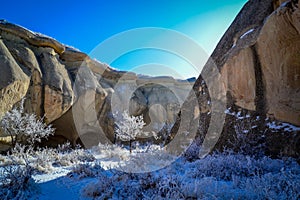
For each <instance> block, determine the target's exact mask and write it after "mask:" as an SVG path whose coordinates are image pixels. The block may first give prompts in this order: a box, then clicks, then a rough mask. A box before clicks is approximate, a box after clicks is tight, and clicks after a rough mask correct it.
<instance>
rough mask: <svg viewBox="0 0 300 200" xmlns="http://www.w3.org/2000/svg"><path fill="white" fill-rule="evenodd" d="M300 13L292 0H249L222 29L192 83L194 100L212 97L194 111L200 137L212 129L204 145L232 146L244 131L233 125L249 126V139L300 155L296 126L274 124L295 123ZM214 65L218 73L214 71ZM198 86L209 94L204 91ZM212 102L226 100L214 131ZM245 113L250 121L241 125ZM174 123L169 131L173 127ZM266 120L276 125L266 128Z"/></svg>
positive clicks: (299, 109)
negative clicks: (221, 121) (220, 120)
mask: <svg viewBox="0 0 300 200" xmlns="http://www.w3.org/2000/svg"><path fill="white" fill-rule="evenodd" d="M299 19H300V9H299V1H297V0H296V1H295V0H293V1H272V0H265V1H260V0H250V1H248V2H247V3H246V4H245V6H244V7H243V9H242V10H241V11H240V13H239V14H238V16H237V17H236V19H235V20H234V22H233V23H232V25H231V26H230V27H229V29H228V30H227V31H226V33H225V35H224V36H223V37H222V39H221V41H220V42H219V44H218V45H217V47H216V49H215V51H214V52H213V54H212V56H211V59H210V60H209V62H208V63H207V64H206V65H205V67H204V70H203V73H202V74H201V75H200V77H199V78H198V79H197V81H196V83H195V85H194V92H195V94H196V96H197V98H198V100H199V104H201V103H202V104H203V102H205V101H211V100H212V105H208V109H206V110H203V109H200V111H201V115H199V116H195V115H194V116H195V117H198V119H200V121H199V123H200V127H199V131H198V135H199V137H200V136H201V137H202V138H203V137H204V136H205V135H206V136H207V135H210V134H213V135H214V137H213V138H214V139H210V140H209V142H208V141H202V142H203V144H204V143H205V144H208V143H209V145H208V146H207V148H210V149H209V150H208V151H210V150H212V149H213V148H216V149H219V150H222V149H223V148H224V147H226V146H227V147H230V146H232V143H234V142H233V141H234V140H237V137H238V136H237V134H238V133H237V132H239V133H243V130H239V131H238V129H239V128H240V127H244V128H245V129H246V126H249V127H250V128H249V127H248V130H246V132H245V133H250V132H251V133H252V134H244V135H248V136H249V137H252V139H253V138H255V140H256V142H254V143H253V145H254V144H256V145H259V144H262V141H259V138H260V139H261V140H263V141H264V144H266V146H267V147H266V149H267V150H266V151H267V152H269V153H270V154H277V155H278V154H279V153H280V152H281V153H283V154H285V155H293V156H299V155H300V152H299V148H298V147H297V146H299V145H300V140H299V134H300V133H299V130H300V129H299V128H293V129H289V128H278V127H280V125H279V124H282V123H283V122H284V123H288V124H291V126H293V125H296V126H300V104H299V103H300V101H299V100H300V90H299V88H300V79H299V76H300V60H299V59H300V57H299V55H300V54H299V53H300V32H299V30H300V23H299V22H300V20H299ZM215 69H217V71H218V72H217V74H218V75H214V73H213V71H214V70H215ZM203 82H205V83H206V84H204V85H203ZM212 85H217V86H215V88H214V90H211V89H210V88H211V87H212ZM203 89H204V90H206V92H207V93H209V96H207V95H203V92H202V91H203ZM214 91H221V92H217V93H216V92H214ZM222 91H223V92H225V93H226V100H225V101H224V99H223V100H222V98H221V97H220V96H218V94H221V93H222ZM200 99H201V100H200ZM216 102H224V103H226V107H225V109H226V110H223V111H220V110H219V112H220V113H224V112H225V113H226V116H225V120H224V123H223V124H222V127H223V130H222V132H219V134H217V135H216V131H210V128H211V126H212V125H211V124H210V125H208V124H207V121H209V120H211V119H212V118H213V115H214V112H216V110H213V105H214V104H218V103H216ZM190 104H191V102H186V103H185V104H184V106H183V109H190V112H191V113H192V108H190V106H189V105H190ZM219 116H220V118H222V115H221V114H219ZM250 117H251V120H250V121H249V123H250V124H252V125H249V123H248V122H247V124H248V125H245V124H246V122H245V120H246V119H248V118H249V119H250ZM179 121H180V120H179ZM203 121H204V122H206V124H204V123H203ZM270 121H273V122H270ZM178 123H179V122H178V121H177V123H176V125H175V126H174V128H173V130H172V132H173V134H174V133H177V132H178V129H177V126H178V125H177V124H178ZM270 123H274V124H277V125H276V126H273V127H271V128H270V126H269V125H270ZM281 127H282V126H281ZM203 129H204V130H205V131H203ZM250 135H251V136H250ZM201 137H200V138H201ZM248 139H249V138H248ZM282 141H284V142H282ZM203 148H206V147H205V145H203V146H202V149H203ZM253 148H254V147H253Z"/></svg>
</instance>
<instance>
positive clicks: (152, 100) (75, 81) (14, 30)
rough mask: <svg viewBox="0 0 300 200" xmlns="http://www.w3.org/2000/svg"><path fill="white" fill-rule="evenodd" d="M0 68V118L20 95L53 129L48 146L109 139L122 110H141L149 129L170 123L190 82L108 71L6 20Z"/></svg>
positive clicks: (0, 28) (0, 33) (0, 30)
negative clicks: (117, 116) (82, 140)
mask: <svg viewBox="0 0 300 200" xmlns="http://www.w3.org/2000/svg"><path fill="white" fill-rule="evenodd" d="M0 67H1V77H0V118H1V117H2V116H3V115H4V114H5V112H7V111H8V110H10V109H11V108H12V106H14V105H15V104H16V103H17V102H19V101H20V100H21V99H22V98H24V97H25V98H26V100H25V110H26V112H34V113H36V114H37V115H38V116H40V117H44V119H45V121H46V122H47V123H51V124H53V125H54V127H55V128H56V133H55V136H54V137H52V138H50V140H49V141H48V142H46V143H47V145H55V144H57V143H60V142H64V141H65V140H69V141H71V142H72V143H73V144H75V143H76V142H78V141H79V136H80V137H81V139H82V138H88V139H84V140H87V142H86V144H85V145H87V146H91V145H95V144H97V143H98V142H107V141H113V140H114V118H113V116H112V115H113V112H116V111H122V110H126V109H128V110H129V111H130V113H131V114H134V115H141V114H142V115H143V116H144V118H145V121H146V122H147V123H148V124H149V127H150V126H151V127H152V126H154V125H156V124H154V123H164V122H165V121H168V123H170V124H173V123H174V122H175V118H176V116H177V114H178V112H179V109H180V106H181V104H182V103H183V101H184V100H183V99H184V98H185V97H186V96H187V95H188V93H187V92H188V91H189V89H191V88H192V85H193V82H191V83H190V82H188V81H179V80H175V79H173V78H171V77H158V78H152V77H147V76H140V75H137V74H134V73H130V72H121V71H115V70H112V69H111V68H110V67H109V66H107V65H106V64H102V63H99V62H97V61H95V60H92V59H91V58H90V57H89V56H87V55H86V54H85V53H82V52H79V51H77V50H75V49H73V48H70V47H66V46H64V45H62V44H60V43H59V42H57V41H56V40H55V39H52V38H49V37H47V36H43V35H41V34H36V33H33V32H31V31H29V30H27V29H25V28H23V27H20V26H17V25H14V24H11V23H9V22H6V21H1V22H0ZM174 92H175V94H174ZM176 95H177V96H176ZM178 98H179V100H178ZM180 98H181V99H180ZM153 113H155V116H154V117H153V116H152V114H153ZM152 118H153V119H158V120H157V121H154V120H152ZM99 125H100V126H99ZM149 127H148V128H149ZM89 138H90V139H89Z"/></svg>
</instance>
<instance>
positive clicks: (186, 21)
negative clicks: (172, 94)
mask: <svg viewBox="0 0 300 200" xmlns="http://www.w3.org/2000/svg"><path fill="white" fill-rule="evenodd" d="M246 2H247V1H246V0H230V1H229V0H218V1H208V0H207V1H204V0H98V1H96V0H90V1H77V0H73V1H71V0H51V1H42V0H39V1H37V0H31V1H30V0H29V1H6V2H5V3H2V5H1V8H0V11H1V14H0V18H2V19H6V20H8V21H10V22H13V23H16V24H19V25H21V26H24V27H26V28H28V29H30V30H33V31H36V32H40V33H43V34H46V35H49V36H51V37H53V38H55V39H57V40H58V41H60V42H62V43H64V44H67V45H70V46H74V47H76V48H78V49H79V50H81V51H83V52H85V53H87V54H90V53H92V55H93V56H94V57H96V59H97V60H99V61H101V62H107V61H106V60H105V58H103V57H102V56H101V55H97V54H93V50H95V48H96V47H97V46H98V45H99V44H101V42H103V41H106V40H107V39H109V38H111V37H112V36H114V35H115V34H120V33H122V32H124V31H127V30H130V29H135V28H143V27H158V28H166V29H169V30H175V31H178V32H179V33H180V34H184V35H186V36H188V37H190V38H191V39H192V40H194V41H195V42H196V43H197V44H198V45H199V46H201V47H202V48H203V50H204V51H205V52H206V54H207V55H210V54H211V52H212V51H213V49H214V47H215V46H216V44H217V42H218V41H219V40H220V38H221V37H222V35H223V34H224V32H225V31H226V29H227V28H228V27H229V25H230V24H231V22H232V21H233V19H234V18H235V16H236V15H237V13H238V12H239V11H240V9H241V8H242V6H243V5H244V4H245V3H246ZM140 37H143V36H142V35H141V36H140ZM145 39H147V38H145ZM133 40H134V38H133ZM121 45H122V43H121V44H120V46H121ZM114 48H118V46H117V47H114ZM178 48H180V47H178ZM151 63H153V64H154V65H153V67H151ZM108 64H110V65H112V67H114V68H118V69H121V70H131V71H135V72H138V73H146V74H150V75H173V76H176V75H175V74H177V75H178V77H179V78H188V77H192V76H195V77H197V76H198V75H199V73H200V72H199V69H200V71H201V67H200V68H199V69H197V70H195V69H194V68H195V67H194V68H193V66H189V64H188V63H187V62H186V61H184V60H182V59H181V60H180V57H178V56H176V55H172V53H170V52H164V51H160V50H157V49H145V50H143V49H140V50H136V49H133V50H132V51H130V52H126V53H125V54H124V55H120V56H119V58H117V59H116V60H114V61H113V62H111V61H110V62H109V63H108ZM141 66H143V67H141ZM157 66H165V69H166V70H161V71H160V70H159V69H161V68H160V67H157ZM149 68H153V70H151V69H150V70H149ZM146 71H147V72H146ZM170 71H175V72H176V73H175V74H172V73H171V74H168V73H169V72H170Z"/></svg>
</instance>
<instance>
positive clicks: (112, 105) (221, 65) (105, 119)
mask: <svg viewBox="0 0 300 200" xmlns="http://www.w3.org/2000/svg"><path fill="white" fill-rule="evenodd" d="M0 67H1V75H0V118H1V117H2V116H3V115H4V113H5V112H6V111H8V110H10V109H11V108H12V106H14V105H15V104H16V103H17V102H19V101H20V100H21V98H23V97H26V102H25V103H26V105H25V109H26V111H28V112H35V113H36V114H37V115H38V116H41V117H45V121H46V122H47V123H52V124H53V125H54V127H55V128H56V134H55V136H54V137H53V138H52V139H51V140H50V141H49V142H48V144H52V145H53V144H54V145H55V144H58V143H60V142H63V141H65V140H70V141H71V142H72V143H73V144H75V143H76V142H78V141H79V136H80V138H81V140H84V141H87V143H86V144H85V145H86V146H92V145H95V144H97V143H98V142H108V141H113V140H114V133H113V132H114V117H113V114H114V112H116V111H122V110H124V109H128V110H129V111H130V112H131V113H132V114H134V115H140V114H142V115H143V116H144V118H145V120H146V122H147V124H148V127H147V128H148V129H149V130H151V128H150V126H151V127H155V126H158V130H159V129H160V128H161V127H159V126H160V124H161V123H162V122H167V123H168V124H173V123H174V122H175V121H176V123H175V125H174V126H173V128H172V131H171V135H170V136H169V138H168V142H170V141H171V140H172V139H174V138H175V136H176V135H178V134H179V135H180V134H181V133H183V132H184V133H189V132H197V139H199V138H200V139H199V140H196V141H197V142H198V143H199V144H202V146H201V149H200V152H201V151H202V152H204V154H205V152H210V151H211V150H212V149H219V150H222V149H223V148H224V147H231V148H233V149H234V148H236V147H235V146H234V145H232V144H233V143H237V142H238V143H239V142H241V138H240V137H241V135H243V134H244V135H245V137H246V138H242V140H243V142H244V143H245V144H243V145H250V149H251V148H253V151H254V149H255V148H256V147H258V146H259V145H261V144H264V145H265V146H264V148H265V149H264V150H265V151H266V152H267V153H269V154H270V155H278V154H283V155H289V156H299V154H300V149H299V147H300V133H299V130H300V129H299V128H298V127H297V126H300V89H299V88H300V10H299V1H298V0H289V1H286V0H264V1H262V0H249V1H248V2H247V3H246V4H245V6H244V7H243V9H242V10H241V11H240V13H239V14H238V16H237V17H236V19H235V20H234V21H233V23H232V25H231V26H230V27H229V28H228V30H227V31H226V33H225V34H224V36H223V37H222V39H221V40H220V42H219V44H218V45H217V47H216V49H215V50H214V52H213V54H212V55H211V58H210V59H209V61H208V62H207V64H206V65H205V67H204V69H203V72H202V73H201V75H200V76H199V78H198V79H197V80H196V82H195V84H194V86H193V92H191V93H190V94H191V95H190V96H188V94H187V92H188V91H189V89H190V88H191V83H192V84H193V82H187V81H185V82H184V81H179V80H175V79H173V78H170V77H159V78H153V77H152V78H150V77H144V76H140V75H137V74H134V73H127V72H121V71H115V70H113V69H111V68H110V67H109V66H107V65H106V64H103V63H99V62H97V61H95V60H93V59H91V58H90V57H89V56H87V55H86V54H85V53H82V52H79V51H77V50H75V49H73V48H70V47H66V46H64V45H62V44H60V43H59V42H57V41H56V40H54V39H52V38H49V37H46V36H43V35H40V34H36V33H33V32H31V31H29V30H27V29H25V28H22V27H20V26H16V25H14V24H11V23H8V22H5V21H1V22H0ZM193 94H194V95H195V96H193ZM187 96H188V99H186V97H187ZM184 101H185V102H184ZM182 104H183V105H182ZM179 111H180V113H179V114H178V115H177V113H178V112H179ZM223 118H224V120H223ZM154 119H155V120H154ZM217 124H218V125H217ZM99 125H100V126H99ZM219 125H220V126H219ZM207 138H208V139H207ZM247 141H248V142H247ZM175 142H176V141H175ZM177 142H179V143H180V142H181V141H180V140H178V141H177ZM249 142H250V143H249ZM239 145H240V146H239V147H238V148H241V146H243V145H242V144H241V143H240V144H239ZM178 146H180V144H178ZM248 150H249V148H248Z"/></svg>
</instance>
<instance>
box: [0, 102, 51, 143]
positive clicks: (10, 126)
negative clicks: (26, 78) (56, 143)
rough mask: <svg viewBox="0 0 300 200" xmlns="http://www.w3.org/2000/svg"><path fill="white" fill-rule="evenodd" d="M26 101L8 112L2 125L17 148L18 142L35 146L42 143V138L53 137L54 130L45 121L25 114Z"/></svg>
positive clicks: (0, 123)
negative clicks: (24, 105)
mask: <svg viewBox="0 0 300 200" xmlns="http://www.w3.org/2000/svg"><path fill="white" fill-rule="evenodd" d="M23 104H24V99H22V101H21V102H20V106H19V107H15V108H13V109H12V110H11V111H8V112H7V113H6V114H5V115H4V116H3V118H2V120H1V122H0V125H1V128H2V129H3V131H4V134H6V135H7V136H10V137H11V144H12V146H15V145H16V144H17V143H18V142H26V143H28V144H29V145H33V144H34V143H35V142H41V139H42V138H47V137H49V136H50V135H53V133H54V129H53V128H52V127H51V125H49V126H47V125H46V124H45V123H44V122H43V119H38V117H37V116H36V115H35V114H29V113H24V107H23Z"/></svg>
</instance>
